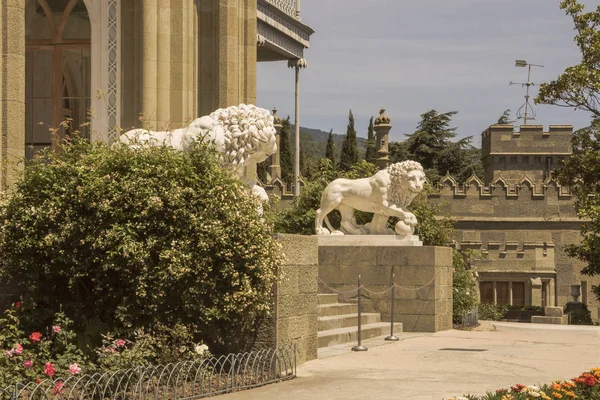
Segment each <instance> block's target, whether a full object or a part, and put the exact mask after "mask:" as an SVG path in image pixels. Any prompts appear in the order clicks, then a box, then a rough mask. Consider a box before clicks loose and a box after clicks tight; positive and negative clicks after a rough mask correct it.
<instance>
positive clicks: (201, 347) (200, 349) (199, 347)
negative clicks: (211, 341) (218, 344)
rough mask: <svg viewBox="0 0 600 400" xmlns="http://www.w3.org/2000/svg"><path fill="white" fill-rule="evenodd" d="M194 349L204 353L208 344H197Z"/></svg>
mask: <svg viewBox="0 0 600 400" xmlns="http://www.w3.org/2000/svg"><path fill="white" fill-rule="evenodd" d="M194 350H195V351H196V353H197V354H200V355H202V354H204V352H205V351H208V346H207V345H205V344H197V345H196V347H195V348H194Z"/></svg>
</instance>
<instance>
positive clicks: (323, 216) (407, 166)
mask: <svg viewBox="0 0 600 400" xmlns="http://www.w3.org/2000/svg"><path fill="white" fill-rule="evenodd" d="M424 184H425V173H424V172H423V167H422V166H421V164H419V163H418V162H416V161H403V162H399V163H396V164H391V165H390V166H388V167H387V168H386V169H384V170H381V171H379V172H377V173H376V174H375V175H373V176H372V177H370V178H363V179H355V180H351V179H342V178H340V179H336V180H334V181H333V182H331V183H330V184H329V185H327V187H326V188H325V190H324V191H323V195H322V196H321V204H320V208H319V209H318V210H317V215H316V218H315V231H316V233H317V235H329V234H333V235H343V234H345V233H347V234H351V235H389V234H394V233H395V234H397V235H400V236H408V235H412V234H413V233H414V231H415V226H416V225H417V218H416V217H415V215H414V214H413V213H411V212H410V211H408V209H407V207H408V206H409V205H410V203H411V202H412V200H413V199H414V198H415V196H416V195H417V194H419V192H421V191H422V190H423V185H424ZM336 209H337V210H339V211H340V213H341V214H342V222H341V227H340V230H336V229H334V228H333V227H332V226H331V223H330V222H329V219H328V218H327V214H329V213H330V212H331V211H333V210H336ZM355 210H360V211H365V212H371V213H373V214H374V215H373V220H372V221H371V222H369V223H368V224H365V225H358V224H357V223H356V218H355V217H354V211H355ZM390 217H398V218H399V219H400V221H399V222H398V223H397V224H396V226H395V230H391V229H389V228H388V227H387V221H388V219H389V218H390ZM323 221H325V223H326V224H327V227H328V228H329V230H328V229H327V228H324V227H323Z"/></svg>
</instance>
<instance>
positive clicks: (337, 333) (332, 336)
mask: <svg viewBox="0 0 600 400" xmlns="http://www.w3.org/2000/svg"><path fill="white" fill-rule="evenodd" d="M357 331H358V330H357V327H355V326H354V327H348V328H337V329H329V330H326V331H320V332H318V333H317V337H318V347H319V348H323V347H328V346H335V345H336V344H343V343H350V342H356V341H357V335H358V332H357ZM361 332H362V340H366V339H371V338H374V337H378V336H383V335H389V334H390V323H389V322H378V323H375V324H367V325H363V326H362V329H361ZM400 332H402V323H400V322H398V323H395V324H394V333H400Z"/></svg>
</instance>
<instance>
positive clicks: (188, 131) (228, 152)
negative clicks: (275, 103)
mask: <svg viewBox="0 0 600 400" xmlns="http://www.w3.org/2000/svg"><path fill="white" fill-rule="evenodd" d="M275 132H276V131H275V127H274V126H273V116H272V115H271V113H270V112H269V111H268V110H265V109H264V108H259V107H256V106H254V105H246V104H240V105H239V106H232V107H228V108H220V109H218V110H217V111H215V112H213V113H211V114H210V115H207V116H204V117H202V118H197V119H195V120H194V121H192V123H191V124H190V125H189V126H187V127H185V128H180V129H175V130H173V131H169V132H154V131H148V130H146V129H133V130H130V131H128V132H125V133H124V134H123V135H121V136H120V138H119V141H120V142H121V143H124V144H126V145H128V146H131V147H147V146H163V145H166V146H170V147H173V148H174V149H177V150H180V151H184V152H185V151H187V150H188V149H189V148H190V145H191V144H192V143H193V142H194V141H196V140H203V141H210V142H212V143H213V144H214V146H215V149H216V150H217V153H218V156H219V160H220V161H221V163H222V164H223V165H224V166H226V167H228V168H231V170H232V171H233V172H234V173H235V174H236V175H237V176H238V177H239V179H240V180H241V181H242V182H244V184H246V185H247V186H248V188H249V190H250V191H251V192H252V193H253V194H254V195H255V196H256V197H258V198H259V199H260V200H261V202H263V203H266V202H268V201H269V196H268V195H267V193H266V192H265V190H264V189H263V188H262V187H260V186H259V185H258V184H257V182H256V181H255V180H252V179H249V178H248V177H247V176H245V175H244V169H245V168H246V166H248V165H256V163H260V162H263V161H264V160H266V159H267V157H268V156H270V155H271V154H273V153H275V151H276V150H277V144H276V137H275ZM260 211H261V212H262V210H260Z"/></svg>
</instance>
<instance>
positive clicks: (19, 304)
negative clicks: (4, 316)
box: [15, 301, 23, 308]
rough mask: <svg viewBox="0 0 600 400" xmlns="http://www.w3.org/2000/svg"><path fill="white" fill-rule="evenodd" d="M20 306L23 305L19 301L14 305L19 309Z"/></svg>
mask: <svg viewBox="0 0 600 400" xmlns="http://www.w3.org/2000/svg"><path fill="white" fill-rule="evenodd" d="M22 305H23V303H21V302H20V301H17V302H16V303H15V308H21V306H22Z"/></svg>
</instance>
